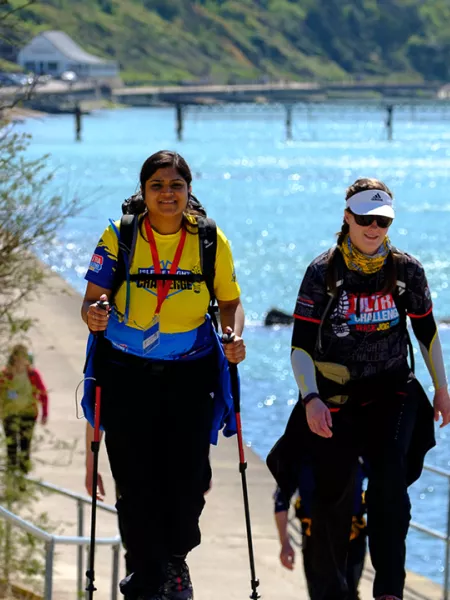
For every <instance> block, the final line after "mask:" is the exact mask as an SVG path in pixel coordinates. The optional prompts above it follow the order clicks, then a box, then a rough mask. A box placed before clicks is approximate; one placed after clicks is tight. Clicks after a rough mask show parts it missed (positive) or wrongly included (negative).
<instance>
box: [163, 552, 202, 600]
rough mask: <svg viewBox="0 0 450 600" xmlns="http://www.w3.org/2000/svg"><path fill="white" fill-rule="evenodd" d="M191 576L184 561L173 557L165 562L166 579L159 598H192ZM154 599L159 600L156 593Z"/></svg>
mask: <svg viewBox="0 0 450 600" xmlns="http://www.w3.org/2000/svg"><path fill="white" fill-rule="evenodd" d="M193 598H194V590H193V589H192V582H191V576H190V575H189V568H188V566H187V564H186V561H185V560H183V559H173V560H171V561H169V562H168V563H167V579H166V583H165V584H164V593H163V596H162V598H161V600H193ZM154 600H160V598H159V597H158V595H156V596H155V599H154Z"/></svg>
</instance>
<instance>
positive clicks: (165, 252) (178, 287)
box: [82, 150, 245, 600]
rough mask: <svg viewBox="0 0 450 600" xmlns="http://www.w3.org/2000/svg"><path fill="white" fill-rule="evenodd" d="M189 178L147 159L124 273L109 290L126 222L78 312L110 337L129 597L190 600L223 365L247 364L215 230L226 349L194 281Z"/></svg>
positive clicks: (112, 443) (163, 159) (168, 158)
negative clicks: (190, 560) (191, 558)
mask: <svg viewBox="0 0 450 600" xmlns="http://www.w3.org/2000/svg"><path fill="white" fill-rule="evenodd" d="M191 182H192V175H191V171H190V169H189V166H188V165H187V163H186V161H185V160H184V159H183V158H182V157H181V156H179V155H178V154H177V153H176V152H171V151H167V150H163V151H160V152H157V153H155V154H153V155H152V156H150V157H149V158H148V159H147V160H146V161H145V162H144V164H143V166H142V169H141V174H140V183H141V193H142V196H143V199H144V202H145V212H144V213H143V214H141V215H139V217H138V221H137V233H136V238H135V242H134V252H133V255H132V257H131V259H130V264H129V265H128V275H129V277H128V276H127V278H126V280H125V281H121V283H120V287H119V288H118V290H117V291H116V290H114V287H115V281H116V268H117V265H118V254H119V238H120V231H119V229H120V227H121V222H120V221H119V222H115V223H111V224H110V225H109V227H107V228H106V230H105V231H104V233H103V235H102V237H101V239H100V241H99V243H98V245H97V248H96V250H95V253H94V255H93V257H92V261H91V265H90V267H89V270H88V272H87V274H86V279H87V280H88V284H87V288H86V293H85V297H84V301H83V306H82V317H83V319H84V321H85V322H86V324H87V326H88V328H89V330H90V332H91V334H96V333H98V332H104V337H102V336H100V337H97V338H96V339H97V340H98V344H96V349H97V352H96V355H95V358H96V362H97V365H96V366H97V370H96V377H97V380H98V382H99V383H100V384H101V390H102V391H101V393H102V410H101V423H102V427H103V429H104V431H105V445H106V449H107V452H108V458H109V463H110V466H111V472H112V475H113V478H114V481H115V483H116V485H117V489H118V500H117V504H116V506H117V511H118V513H119V520H120V523H121V528H122V534H123V536H124V538H125V544H126V548H127V554H128V558H129V564H130V565H132V568H133V573H131V574H130V575H129V576H128V577H127V578H126V579H124V580H123V581H122V582H121V591H122V593H123V594H124V595H126V596H127V598H132V599H133V600H135V599H137V600H192V597H193V589H192V584H191V579H190V575H189V569H188V566H187V564H186V560H185V559H186V555H187V554H188V553H189V552H190V551H191V550H192V549H193V548H194V547H195V546H197V545H198V544H199V543H200V529H199V518H200V515H201V513H202V510H203V507H204V504H205V500H204V492H205V474H206V473H210V464H209V448H210V443H211V442H213V443H216V442H217V433H218V430H219V429H221V428H222V427H223V425H224V424H225V426H226V425H227V423H229V422H230V421H229V419H231V420H232V418H234V417H233V415H234V412H233V406H232V397H231V394H230V393H229V389H230V381H229V379H230V378H229V370H228V362H232V363H239V362H241V361H242V360H243V359H244V358H245V344H244V342H243V340H242V338H241V334H242V331H243V327H244V312H243V308H242V304H241V301H240V289H239V285H238V284H237V281H236V274H235V271H234V266H233V258H232V254H231V249H230V246H229V243H228V240H227V238H226V237H225V235H224V234H223V233H222V231H221V230H220V229H219V228H217V247H216V256H215V263H214V281H213V284H214V295H215V297H216V298H217V302H218V305H219V310H220V324H221V328H222V331H223V332H224V333H227V334H229V335H231V334H234V337H232V338H231V342H230V343H229V344H224V345H223V346H222V344H221V343H220V341H219V339H218V337H217V334H216V332H215V330H214V328H213V326H212V323H211V319H210V318H209V315H208V306H209V303H210V298H211V294H210V291H209V289H208V286H207V282H206V281H205V280H204V279H203V280H201V281H197V282H196V283H192V281H193V279H192V278H193V276H194V275H195V274H202V270H201V265H202V263H201V255H200V244H199V232H200V223H199V219H198V216H197V214H196V213H195V212H194V211H193V208H192V196H191ZM203 241H205V240H203ZM206 241H207V240H206ZM205 247H206V246H205V245H204V246H202V248H201V249H202V253H203V250H204V248H205ZM127 262H128V259H127ZM155 275H157V276H158V277H155ZM185 276H189V277H191V279H189V280H188V279H186V280H184V281H183V279H182V278H183V277H185ZM171 277H173V279H174V280H172V279H171ZM114 291H116V293H113V292H114ZM99 301H100V302H101V303H109V304H110V310H104V309H103V308H101V306H104V304H102V305H101V306H99ZM91 340H92V338H91ZM97 354H98V357H97ZM227 386H228V387H227ZM227 390H228V392H227ZM83 400H84V399H83ZM85 414H86V413H85ZM91 424H92V423H91ZM235 431H236V430H235V429H234V432H235ZM230 433H232V432H230ZM88 468H89V465H88ZM208 482H209V480H208ZM92 491H93V492H95V491H94V490H92Z"/></svg>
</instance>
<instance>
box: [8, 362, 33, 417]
mask: <svg viewBox="0 0 450 600" xmlns="http://www.w3.org/2000/svg"><path fill="white" fill-rule="evenodd" d="M0 414H1V416H2V418H6V417H11V416H14V415H17V416H31V417H36V416H37V405H36V400H35V398H34V393H33V385H32V383H31V381H30V377H29V375H28V373H21V374H17V375H14V377H11V378H7V377H2V380H1V384H0Z"/></svg>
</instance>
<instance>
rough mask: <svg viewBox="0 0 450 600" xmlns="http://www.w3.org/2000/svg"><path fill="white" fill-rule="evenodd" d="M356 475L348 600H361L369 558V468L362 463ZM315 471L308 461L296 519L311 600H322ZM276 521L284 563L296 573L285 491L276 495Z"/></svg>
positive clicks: (277, 492) (302, 479)
mask: <svg viewBox="0 0 450 600" xmlns="http://www.w3.org/2000/svg"><path fill="white" fill-rule="evenodd" d="M360 463H362V464H360V465H359V466H358V470H357V473H356V481H355V490H354V497H353V516H352V527H351V533H350V540H349V544H348V556H347V570H346V575H347V585H348V589H349V593H348V600H360V596H359V593H358V586H359V580H360V579H361V575H362V572H363V569H364V560H365V557H366V551H367V549H366V538H367V524H366V520H365V518H364V514H365V512H366V507H365V501H364V491H363V481H364V478H365V477H366V475H365V465H364V463H363V461H362V459H361V460H360ZM314 488H315V484H314V472H313V467H312V465H311V463H308V462H307V461H305V463H304V464H303V466H302V468H301V471H300V476H299V479H298V488H297V490H296V492H297V498H296V500H295V516H296V517H297V519H298V520H299V522H300V527H301V535H302V555H303V569H304V572H305V578H306V584H307V586H308V593H309V597H310V600H320V598H321V597H322V595H321V594H322V581H321V580H320V579H317V578H316V577H315V574H314V571H313V569H312V568H311V564H312V556H313V545H314V538H313V537H312V536H311V532H312V530H313V528H314V524H313V523H312V519H311V507H312V499H313V494H314ZM274 501H275V502H274V504H275V506H274V509H275V522H276V525H277V530H278V535H279V538H280V544H281V551H280V561H281V564H282V565H283V566H284V567H286V568H287V569H290V570H292V569H293V568H294V564H295V551H294V549H293V547H292V545H291V541H290V537H289V533H288V522H289V520H288V511H289V505H290V499H289V498H287V497H286V496H285V495H284V494H283V492H282V491H281V489H280V488H279V487H277V489H276V491H275V494H274Z"/></svg>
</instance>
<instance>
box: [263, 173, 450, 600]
mask: <svg viewBox="0 0 450 600" xmlns="http://www.w3.org/2000/svg"><path fill="white" fill-rule="evenodd" d="M392 204H393V201H392V193H391V191H390V190H389V188H388V187H387V186H386V185H385V184H384V183H382V182H381V181H378V180H376V179H358V180H357V181H356V182H355V183H354V184H353V185H351V186H350V187H349V188H348V190H347V194H346V208H345V212H344V223H343V226H342V230H341V232H340V233H339V235H338V242H337V247H335V248H333V249H331V250H329V251H327V252H325V253H324V254H322V255H320V256H319V257H317V258H316V259H315V260H314V261H313V262H312V263H311V264H310V266H309V267H308V269H307V271H306V273H305V276H304V278H303V281H302V284H301V286H300V291H299V294H298V298H297V303H296V308H295V314H294V317H295V320H294V321H295V322H294V330H293V337H292V353H291V361H292V367H293V371H294V375H295V378H296V381H297V384H298V387H299V391H300V398H301V402H299V403H298V404H297V406H296V407H295V408H294V411H293V413H292V415H291V418H290V422H289V423H288V427H287V429H286V433H285V436H284V439H280V440H279V442H278V443H277V445H276V446H275V447H274V449H273V450H272V452H271V454H270V455H269V457H268V461H267V462H268V465H269V468H271V471H272V473H274V475H275V477H276V478H277V481H279V482H280V481H281V482H282V485H287V483H286V482H287V481H288V480H289V471H290V469H291V466H290V465H289V464H287V463H288V462H289V460H290V458H289V454H288V452H287V451H285V449H284V448H285V447H289V446H290V452H291V453H292V448H293V447H294V448H295V453H296V454H297V457H301V455H302V454H303V453H304V452H305V451H306V450H307V452H308V455H311V456H312V461H313V468H314V478H315V482H316V489H315V494H314V502H313V508H312V519H313V522H314V524H315V527H314V530H313V537H315V544H314V552H313V557H312V569H313V570H314V572H315V573H316V576H317V577H320V578H321V579H322V581H323V582H324V583H325V584H326V586H325V589H324V593H323V595H322V598H321V600H347V598H348V585H347V581H346V567H345V565H346V558H347V552H348V537H349V531H350V527H351V520H352V498H353V490H354V480H355V472H356V467H357V457H358V456H361V455H362V456H364V457H365V458H366V459H367V461H368V463H369V465H370V475H369V480H368V489H367V493H366V502H367V514H368V527H369V529H368V535H369V549H370V554H371V559H372V563H373V566H374V569H375V580H374V587H373V594H374V597H375V598H376V599H377V600H399V599H401V598H403V589H404V581H405V568H404V567H405V554H406V549H405V539H406V535H407V532H408V527H409V522H410V500H409V496H408V490H407V488H408V485H410V484H411V483H412V481H414V480H415V479H417V477H418V476H419V475H420V472H421V469H422V466H423V459H424V455H425V453H426V451H427V450H429V448H430V447H432V446H433V445H434V443H435V442H434V432H433V409H432V407H431V406H430V405H429V402H428V400H427V398H426V395H425V393H424V391H423V389H422V387H421V386H420V384H419V382H418V381H417V379H416V378H415V376H414V374H413V372H412V370H411V368H410V367H409V366H408V361H407V357H408V342H409V337H408V331H407V324H406V321H407V316H409V317H410V320H411V324H412V328H413V331H414V333H415V335H416V337H417V339H418V341H419V346H420V349H421V351H422V354H423V357H424V359H425V362H426V364H427V367H428V370H429V372H430V375H431V377H432V380H433V384H434V388H435V394H434V403H433V404H434V418H435V420H436V421H438V420H439V417H440V416H441V417H442V424H441V427H444V426H445V425H447V424H448V423H449V422H450V398H449V395H448V390H447V379H446V375H445V370H444V361H443V356H442V350H441V345H440V341H439V336H438V331H437V327H436V323H435V320H434V317H433V312H432V301H431V294H430V290H429V288H428V284H427V280H426V277H425V272H424V269H423V267H422V265H421V264H420V262H419V261H418V260H417V259H415V258H414V257H412V256H410V255H409V254H406V253H403V252H400V251H399V250H397V249H395V248H394V247H392V245H391V243H390V241H389V238H388V236H387V232H388V229H389V226H390V225H391V223H392V221H393V219H394V216H395V215H394V210H393V206H392ZM294 432H295V437H294ZM299 460H300V459H299Z"/></svg>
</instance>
